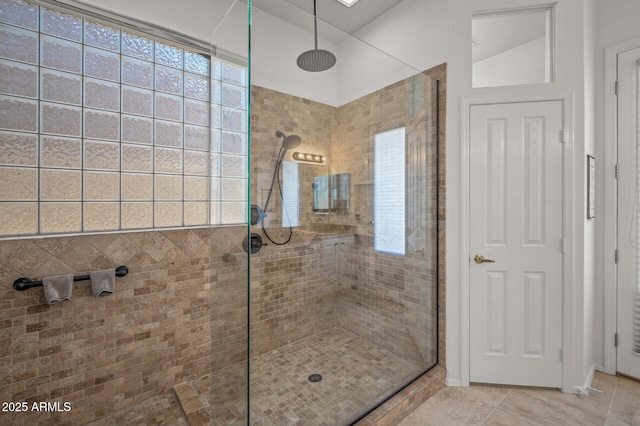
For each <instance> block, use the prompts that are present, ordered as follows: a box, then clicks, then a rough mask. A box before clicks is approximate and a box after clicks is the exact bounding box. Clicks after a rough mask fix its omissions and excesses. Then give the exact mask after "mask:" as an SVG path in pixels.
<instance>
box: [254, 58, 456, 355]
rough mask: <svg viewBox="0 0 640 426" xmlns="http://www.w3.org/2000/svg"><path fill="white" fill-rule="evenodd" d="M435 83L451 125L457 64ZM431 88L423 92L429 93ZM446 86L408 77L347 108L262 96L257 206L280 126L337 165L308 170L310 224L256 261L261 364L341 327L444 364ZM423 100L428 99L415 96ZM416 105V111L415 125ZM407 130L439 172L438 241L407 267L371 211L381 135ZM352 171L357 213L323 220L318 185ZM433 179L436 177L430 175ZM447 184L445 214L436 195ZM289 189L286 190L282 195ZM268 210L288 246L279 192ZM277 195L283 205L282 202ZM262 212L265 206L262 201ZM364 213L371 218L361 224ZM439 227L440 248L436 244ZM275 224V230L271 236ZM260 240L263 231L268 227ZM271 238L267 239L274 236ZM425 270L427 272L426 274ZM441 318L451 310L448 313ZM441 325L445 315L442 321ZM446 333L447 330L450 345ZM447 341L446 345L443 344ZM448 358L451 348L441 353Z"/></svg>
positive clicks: (433, 216) (430, 216) (304, 216)
mask: <svg viewBox="0 0 640 426" xmlns="http://www.w3.org/2000/svg"><path fill="white" fill-rule="evenodd" d="M425 74H427V75H429V76H430V77H432V78H434V79H440V80H441V86H440V89H441V90H440V95H441V96H440V102H441V115H440V123H444V111H445V110H444V96H443V94H444V79H445V66H444V65H442V66H439V67H436V68H434V69H432V70H429V71H427V72H426V73H425ZM421 85H422V86H421ZM435 90H436V87H435V85H433V86H430V85H428V84H427V81H426V80H423V79H420V78H418V79H408V80H405V81H402V82H399V83H397V84H394V85H392V86H389V87H386V88H384V89H382V90H379V91H377V92H375V93H373V94H371V95H368V96H366V97H364V98H362V99H359V100H357V101H354V102H352V103H349V104H347V105H344V106H342V107H339V108H333V107H329V106H327V105H323V104H318V103H315V102H312V101H309V100H306V99H301V98H297V97H294V96H290V95H287V94H284V93H280V92H276V91H272V90H269V89H265V88H259V87H254V88H253V90H252V95H253V98H252V105H251V110H252V118H251V120H252V121H251V125H252V148H251V149H252V152H251V154H252V165H251V171H252V173H253V176H252V177H251V179H252V188H253V190H252V194H251V197H252V202H254V203H256V204H259V205H263V203H264V200H265V198H266V192H267V191H268V188H269V185H270V182H271V176H272V175H271V174H272V173H273V167H274V163H275V158H276V156H277V152H278V149H279V147H280V143H281V141H280V140H279V139H277V138H275V136H274V133H275V130H276V129H280V130H282V131H284V132H285V133H287V134H289V133H295V134H299V135H300V136H301V137H302V140H303V142H302V145H301V146H300V147H299V150H300V151H303V152H312V153H319V154H322V155H325V156H326V157H327V158H328V164H329V165H330V166H328V167H327V168H326V169H323V167H324V166H317V165H309V164H304V165H301V166H300V167H301V170H302V171H303V172H302V173H301V188H300V194H301V202H300V212H301V213H300V217H299V220H300V225H301V226H299V227H298V228H295V229H294V232H293V238H292V241H291V242H290V243H288V244H287V245H284V246H277V247H276V246H274V245H273V244H271V243H270V242H269V241H268V240H266V239H265V242H266V243H268V245H267V246H266V247H264V248H263V249H262V250H261V251H260V252H259V253H257V254H255V255H253V256H252V260H251V283H252V286H251V313H252V317H251V318H252V319H251V331H252V353H253V354H254V355H257V354H260V353H264V352H266V351H269V350H272V349H275V348H278V347H280V346H282V345H284V344H286V343H289V342H292V341H295V340H298V339H300V338H302V337H306V336H309V335H312V334H314V333H315V332H319V331H322V330H323V329H325V328H328V327H331V326H333V325H340V326H342V327H345V328H347V329H349V330H350V331H352V332H354V333H355V334H358V335H360V336H362V337H365V338H367V339H368V340H370V341H372V342H374V343H376V344H379V345H381V346H383V347H384V348H385V349H388V350H391V351H393V352H394V353H397V354H399V355H400V356H403V357H406V358H409V359H412V360H415V361H419V362H425V363H432V362H434V361H435V360H436V352H435V351H436V347H435V346H434V343H433V342H434V338H435V333H436V332H437V330H438V327H437V321H438V314H439V313H438V312H437V311H435V310H431V309H427V308H425V307H429V306H434V304H435V299H436V297H438V296H440V300H441V301H442V302H443V301H444V274H443V273H441V274H440V294H438V293H437V292H436V287H435V285H434V284H435V282H436V281H435V280H436V274H438V271H437V270H436V266H437V264H436V262H435V256H436V251H439V252H440V255H441V259H440V265H439V266H440V268H439V270H440V271H441V272H442V271H444V268H443V265H444V262H443V259H444V186H443V183H444V168H443V167H442V168H441V169H440V170H439V175H437V172H438V169H437V167H436V166H437V163H438V157H437V150H436V145H435V141H436V139H435V131H436V123H435V122H434V119H435V111H434V109H435V107H436V105H435V104H434V103H432V102H430V101H431V100H432V99H433V100H434V101H435V97H434V96H433V95H435ZM418 91H420V93H421V94H423V95H424V97H423V98H422V99H423V100H424V102H422V103H421V102H420V101H419V100H417V99H418V98H420V96H418V97H417V98H412V97H411V95H410V94H411V93H416V92H418ZM410 102H413V105H412V108H413V110H412V113H411V117H410V113H409V109H410ZM399 126H406V127H407V136H408V138H409V139H411V137H412V134H420V135H423V138H425V139H423V140H426V142H427V143H426V145H427V152H426V158H427V164H426V166H427V168H426V170H425V171H424V172H425V174H424V179H425V180H423V181H421V182H419V184H421V185H424V186H425V187H426V191H427V192H428V194H427V195H426V197H427V198H429V199H430V200H431V201H430V203H428V205H426V206H424V209H423V210H424V212H423V213H424V214H423V216H422V217H421V218H420V220H422V223H423V225H425V226H423V228H425V232H426V234H425V235H424V241H426V244H422V245H421V246H420V247H415V248H412V252H410V253H408V254H407V256H405V257H402V258H398V257H397V256H390V255H385V254H381V253H378V252H375V251H374V249H373V240H372V238H371V235H372V227H371V226H368V225H367V221H368V220H369V219H370V218H369V216H370V215H371V214H372V213H371V212H368V211H367V208H370V207H371V205H372V201H371V200H372V192H371V191H372V185H371V184H372V182H371V180H372V178H371V177H370V176H371V172H372V170H371V169H370V165H369V163H371V162H372V145H373V144H372V135H373V134H374V133H375V132H376V131H384V130H388V129H392V128H395V127H399ZM439 130H440V144H441V151H440V157H441V158H440V159H441V164H444V161H443V159H444V156H443V155H444V154H443V153H444V126H443V125H442V126H441V127H440V129H439ZM327 173H350V175H351V194H352V200H351V207H350V211H349V214H348V215H347V216H323V215H316V214H313V212H312V211H311V203H312V190H311V184H312V183H313V176H318V175H322V174H327ZM427 175H428V176H429V177H428V178H427ZM438 185H440V190H441V193H440V200H439V201H440V208H439V210H436V203H435V201H436V200H435V192H436V190H437V189H438V188H437V187H438ZM276 191H277V189H276ZM274 193H275V195H274V196H272V198H271V201H270V208H269V211H268V212H267V214H268V219H267V231H268V232H269V233H270V235H271V234H274V235H275V236H276V238H275V239H276V241H280V242H282V241H284V240H286V238H287V237H288V229H287V228H285V229H282V230H279V229H278V228H279V227H280V224H281V221H280V220H279V217H280V216H281V214H282V210H281V203H280V201H279V196H278V193H277V192H274ZM274 198H275V202H274ZM261 203H262V204H261ZM355 213H360V218H359V219H357V218H356V215H355ZM438 219H440V220H439V222H438V224H439V229H440V232H441V234H440V241H441V242H440V244H441V247H440V248H438V247H437V246H436V236H437V232H438V228H437V227H436V225H435V224H436V221H437V220H438ZM270 226H274V227H273V228H270ZM253 231H254V232H257V233H260V234H262V233H261V230H260V229H259V227H258V226H254V229H253ZM263 238H264V237H263ZM419 248H422V249H424V250H425V252H424V255H423V254H422V253H415V252H413V250H414V249H415V250H418V249H419ZM425 265H427V266H426V267H425ZM440 307H441V309H443V307H444V303H441V305H440ZM439 320H440V328H441V329H442V330H444V315H443V311H441V312H440V318H439ZM443 337H444V332H441V333H440V338H441V339H443ZM441 342H443V340H441ZM440 360H441V362H443V361H444V345H443V344H442V345H441V346H440Z"/></svg>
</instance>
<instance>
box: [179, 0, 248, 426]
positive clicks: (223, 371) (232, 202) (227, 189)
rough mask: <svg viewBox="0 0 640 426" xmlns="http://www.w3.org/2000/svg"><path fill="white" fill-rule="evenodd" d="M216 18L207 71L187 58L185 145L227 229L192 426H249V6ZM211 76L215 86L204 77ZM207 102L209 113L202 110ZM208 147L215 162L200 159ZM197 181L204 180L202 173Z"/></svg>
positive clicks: (216, 233)
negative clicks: (202, 413)
mask: <svg viewBox="0 0 640 426" xmlns="http://www.w3.org/2000/svg"><path fill="white" fill-rule="evenodd" d="M216 10H218V11H220V12H221V13H220V14H219V15H216V16H213V17H212V18H211V20H212V22H211V26H212V28H213V29H214V30H213V33H212V37H211V44H212V56H211V62H210V64H209V63H206V62H203V61H201V60H200V59H199V58H198V57H196V56H190V55H185V57H184V63H185V68H186V69H187V70H188V71H189V72H188V73H187V72H185V78H184V91H185V96H186V98H185V105H184V108H185V109H184V114H185V122H188V123H189V124H185V145H187V146H189V147H191V148H190V149H193V150H194V151H193V153H194V154H201V153H204V154H206V155H205V157H202V165H204V166H207V165H210V169H211V172H210V173H211V176H210V177H209V179H210V199H211V200H212V202H211V209H210V214H211V222H212V223H216V224H223V225H224V226H216V227H213V228H212V229H211V250H212V252H211V259H212V266H211V269H212V271H213V272H212V274H213V276H212V278H211V307H210V310H209V312H210V319H211V342H212V344H211V347H210V351H211V370H210V374H209V376H208V377H206V378H205V379H206V380H203V381H202V382H201V383H200V385H201V386H202V388H201V389H198V391H199V392H202V391H204V392H202V393H203V394H206V395H208V398H207V399H206V404H208V406H207V407H206V408H207V412H208V415H209V416H210V418H207V419H202V418H196V419H195V420H194V421H192V422H191V424H211V425H229V426H232V425H234V426H235V425H242V424H249V418H248V410H247V407H248V383H249V364H248V362H249V359H248V355H249V347H248V344H249V340H248V339H249V334H248V333H249V329H248V321H247V318H248V309H249V306H248V298H249V254H248V253H247V252H246V250H244V249H243V241H247V239H248V232H249V227H248V224H247V211H248V210H247V208H246V206H247V204H248V202H249V200H247V193H248V176H249V166H248V158H247V156H246V154H247V153H248V152H249V148H248V135H247V133H248V120H247V113H246V111H245V110H246V105H247V102H246V99H243V97H245V96H246V90H247V87H248V85H247V83H248V66H247V57H248V52H247V48H248V42H247V16H248V5H247V3H246V2H242V1H238V0H216ZM167 53H171V52H167ZM167 60H168V61H172V60H174V59H173V56H171V55H169V56H167ZM209 73H210V74H211V78H208V77H203V76H208V75H209ZM222 89H224V91H223V92H222V96H221V90H222ZM208 99H211V103H212V107H211V110H209V109H207V108H206V104H205V103H203V102H201V101H206V100H208ZM209 131H210V133H209ZM209 146H210V151H211V154H210V157H209V154H208V153H206V151H203V150H206V149H208V148H209ZM199 158H200V157H199ZM185 160H186V157H185ZM195 164H200V162H196V163H195ZM194 174H195V175H197V176H198V180H200V179H203V178H202V177H201V176H202V173H201V172H200V170H199V169H194ZM204 174H205V175H206V174H207V173H204ZM199 198H200V197H199V196H198V195H194V196H193V199H194V200H196V199H199Z"/></svg>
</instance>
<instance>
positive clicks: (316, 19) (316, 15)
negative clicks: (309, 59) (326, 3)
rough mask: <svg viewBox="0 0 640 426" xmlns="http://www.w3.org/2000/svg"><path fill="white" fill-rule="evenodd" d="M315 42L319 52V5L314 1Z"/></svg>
mask: <svg viewBox="0 0 640 426" xmlns="http://www.w3.org/2000/svg"><path fill="white" fill-rule="evenodd" d="M313 41H314V46H315V49H316V50H318V4H317V0H313Z"/></svg>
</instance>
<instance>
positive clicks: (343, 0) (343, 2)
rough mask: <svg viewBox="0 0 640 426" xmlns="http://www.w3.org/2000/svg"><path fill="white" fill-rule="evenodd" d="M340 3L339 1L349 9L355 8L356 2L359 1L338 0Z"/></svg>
mask: <svg viewBox="0 0 640 426" xmlns="http://www.w3.org/2000/svg"><path fill="white" fill-rule="evenodd" d="M338 1H339V2H340V3H342V4H344V5H345V6H347V7H351V6H353V5H354V4H356V2H357V1H358V0H338Z"/></svg>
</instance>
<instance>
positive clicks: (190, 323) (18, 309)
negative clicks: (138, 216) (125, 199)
mask: <svg viewBox="0 0 640 426" xmlns="http://www.w3.org/2000/svg"><path fill="white" fill-rule="evenodd" d="M245 232H246V227H235V228H215V229H211V230H210V229H192V230H176V231H148V232H136V233H124V234H108V235H87V236H69V237H52V238H38V239H24V240H13V241H1V242H0V279H2V282H3V283H4V285H3V286H2V290H0V307H1V308H2V309H1V310H0V318H1V319H0V336H1V340H0V342H1V345H0V401H4V402H10V401H15V402H22V401H27V402H29V403H30V404H31V403H32V402H34V401H35V402H40V401H43V402H53V401H59V402H65V401H68V402H70V403H71V408H72V409H71V411H70V412H63V413H60V412H41V413H38V412H31V411H30V412H27V413H6V412H0V424H13V425H22V424H24V425H33V424H40V423H45V422H46V423H47V424H58V423H60V424H85V423H88V422H90V421H92V420H94V419H100V418H102V417H104V416H106V415H108V414H110V413H113V412H116V411H118V410H120V409H122V408H125V407H129V406H131V405H133V404H138V403H140V402H142V401H143V400H145V399H147V398H149V397H151V396H155V395H158V394H160V393H162V392H165V391H167V390H168V389H170V388H171V387H172V386H174V385H176V384H178V383H180V382H182V381H185V380H190V379H194V378H199V377H202V376H203V375H205V374H207V373H209V371H210V370H211V369H212V368H214V369H215V368H219V367H218V366H219V365H223V364H224V363H235V362H238V361H240V360H241V359H242V357H243V356H244V355H245V354H246V326H244V329H242V325H240V326H238V327H240V328H241V329H240V330H238V329H237V328H234V324H238V323H239V324H242V321H234V320H235V319H237V318H243V319H246V294H247V291H246V288H247V278H246V273H245V274H243V273H242V271H243V270H244V271H246V263H247V262H246V254H245V253H244V252H242V248H241V245H240V242H241V238H242V236H243V235H244V233H245ZM212 251H213V252H215V253H216V257H215V259H213V263H212V257H211V256H212ZM225 253H226V254H227V256H224V254H225ZM223 256H224V257H223ZM223 259H224V260H223ZM118 265H127V266H128V267H129V271H130V272H129V275H127V276H126V277H122V278H117V281H116V291H115V293H114V294H113V295H110V296H107V297H101V298H96V297H94V296H93V294H92V293H91V290H90V284H89V282H88V281H84V282H77V283H75V284H74V288H73V293H72V298H71V300H69V301H66V302H63V303H60V304H56V305H47V304H46V302H45V300H44V297H43V291H42V287H39V288H32V289H29V290H26V291H23V292H18V291H15V290H13V288H12V287H11V283H12V282H13V281H14V280H15V279H16V278H18V277H22V276H25V277H32V278H40V277H42V276H46V275H51V274H62V273H75V274H78V273H86V272H88V271H92V270H96V269H102V268H112V267H115V266H118ZM212 283H213V284H212ZM213 293H216V297H215V298H214V297H212V294H213ZM243 296H244V297H243ZM230 298H233V299H234V300H235V301H231V302H230V301H229V299H230ZM240 301H241V302H240ZM243 309H244V310H243ZM243 330H244V334H243ZM231 333H233V341H232V342H229V340H228V339H229V337H228V336H229V335H230V334H231ZM225 335H226V337H225ZM243 335H244V342H245V346H242V342H243ZM212 339H213V340H214V341H216V342H219V344H218V345H216V346H214V348H215V350H213V351H212V345H211V341H212ZM243 348H244V349H243ZM243 351H244V352H243ZM212 354H214V355H215V356H212Z"/></svg>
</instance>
